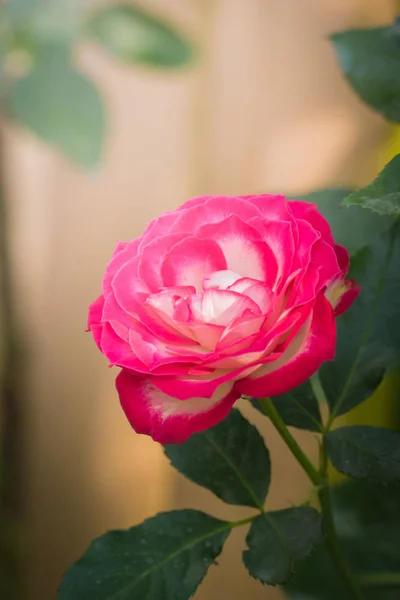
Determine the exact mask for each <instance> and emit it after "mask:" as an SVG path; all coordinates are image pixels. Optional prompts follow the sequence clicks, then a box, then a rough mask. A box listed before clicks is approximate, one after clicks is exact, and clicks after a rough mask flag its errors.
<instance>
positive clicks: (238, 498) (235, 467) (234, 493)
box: [165, 409, 271, 509]
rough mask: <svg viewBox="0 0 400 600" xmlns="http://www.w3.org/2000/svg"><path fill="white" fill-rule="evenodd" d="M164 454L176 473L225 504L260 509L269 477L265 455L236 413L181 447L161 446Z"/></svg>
mask: <svg viewBox="0 0 400 600" xmlns="http://www.w3.org/2000/svg"><path fill="white" fill-rule="evenodd" d="M165 454H166V455H167V457H168V458H169V460H170V461H171V464H172V465H173V466H174V467H175V468H176V469H178V471H179V472H180V473H182V474H183V475H184V476H185V477H187V478H188V479H190V480H191V481H194V482H195V483H198V484H199V485H202V486H204V487H206V488H208V489H209V490H211V491H212V492H214V494H216V495H217V496H218V497H219V498H221V499H222V500H224V501H225V502H228V503H229V504H243V505H245V506H253V507H255V508H261V509H262V506H263V504H264V502H265V498H266V496H267V492H268V487H269V482H270V477H271V465H270V460H269V453H268V450H267V448H266V447H265V444H264V440H263V438H262V437H261V435H260V434H259V432H258V431H257V429H256V428H255V427H254V426H253V425H250V423H249V422H248V421H247V420H246V419H245V418H244V417H243V416H242V415H241V413H240V412H239V411H238V410H236V409H232V410H231V412H230V413H229V415H228V416H227V417H226V418H225V419H224V420H223V421H221V423H219V424H218V425H216V427H212V428H211V429H208V430H206V431H203V432H201V433H197V434H195V435H192V436H191V437H190V438H189V439H188V440H187V441H186V442H185V443H184V444H179V445H178V444H170V445H168V446H165Z"/></svg>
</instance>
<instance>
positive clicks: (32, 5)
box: [0, 0, 49, 26]
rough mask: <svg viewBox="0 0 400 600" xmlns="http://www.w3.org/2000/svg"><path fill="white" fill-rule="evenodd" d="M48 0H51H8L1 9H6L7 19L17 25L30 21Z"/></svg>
mask: <svg viewBox="0 0 400 600" xmlns="http://www.w3.org/2000/svg"><path fill="white" fill-rule="evenodd" d="M48 2H49V0H8V1H6V2H5V5H4V7H2V9H0V10H3V11H4V14H5V16H6V19H7V20H8V21H10V23H12V25H14V26H15V25H20V24H21V23H26V22H27V21H29V20H30V19H31V18H32V17H33V16H34V15H36V14H37V13H38V12H40V10H42V9H43V8H44V7H45V6H47V4H48Z"/></svg>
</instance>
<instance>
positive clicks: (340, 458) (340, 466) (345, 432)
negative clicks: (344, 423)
mask: <svg viewBox="0 0 400 600" xmlns="http://www.w3.org/2000/svg"><path fill="white" fill-rule="evenodd" d="M326 447H327V451H328V456H329V458H330V460H331V462H332V464H333V466H334V467H335V469H336V470H337V471H340V472H341V473H344V474H345V475H348V476H350V477H356V478H363V477H366V478H369V479H373V480H376V481H400V435H399V434H398V433H396V432H394V431H390V430H389V429H383V428H381V427H372V426H368V425H353V426H349V427H341V428H340V429H336V430H335V431H331V432H330V433H329V434H328V435H327V436H326Z"/></svg>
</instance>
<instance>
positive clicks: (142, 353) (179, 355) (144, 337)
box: [129, 322, 202, 371]
mask: <svg viewBox="0 0 400 600" xmlns="http://www.w3.org/2000/svg"><path fill="white" fill-rule="evenodd" d="M189 343H190V342H189ZM129 344H130V346H131V348H132V352H134V353H135V354H136V356H137V357H138V358H139V360H141V361H142V362H143V363H144V364H145V365H146V367H147V368H148V370H149V371H153V370H154V369H156V368H157V367H159V366H162V365H170V366H171V368H172V366H173V365H175V364H179V363H187V364H188V365H191V364H192V363H193V362H195V361H196V359H197V360H198V358H197V356H196V355H195V350H193V352H190V350H189V351H188V352H184V350H185V346H187V345H188V341H187V340H185V339H183V340H182V342H181V344H176V343H175V344H172V343H169V344H166V343H165V342H164V341H161V340H160V339H159V338H157V337H156V336H155V335H154V334H153V333H152V332H151V331H149V330H148V329H147V328H146V327H144V326H143V325H142V324H141V323H139V322H136V323H135V325H134V327H133V328H132V329H130V330H129ZM201 356H202V355H201ZM188 368H189V367H188Z"/></svg>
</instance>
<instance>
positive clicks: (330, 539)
mask: <svg viewBox="0 0 400 600" xmlns="http://www.w3.org/2000/svg"><path fill="white" fill-rule="evenodd" d="M327 470H328V458H327V454H326V449H325V444H324V443H323V444H322V447H321V476H322V477H323V478H324V480H325V482H326V483H325V486H324V487H322V488H321V489H320V491H319V499H320V503H321V513H322V519H323V523H324V528H325V542H326V545H327V548H328V550H329V554H330V555H331V559H332V562H333V563H334V565H335V567H336V569H337V570H338V572H339V573H340V575H341V576H342V579H343V581H344V582H345V583H346V585H347V588H348V590H349V591H350V593H351V596H352V598H354V600H364V595H363V593H362V591H361V588H360V587H359V585H358V582H357V581H356V580H355V579H354V577H353V574H352V573H351V571H350V570H349V568H348V566H347V564H346V561H345V559H344V557H343V554H342V549H341V547H340V542H339V539H338V536H337V533H336V528H335V522H334V519H333V509H332V500H331V488H330V486H329V481H328V474H327Z"/></svg>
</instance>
